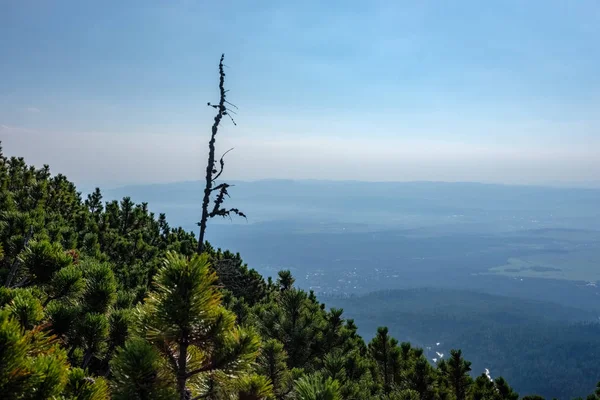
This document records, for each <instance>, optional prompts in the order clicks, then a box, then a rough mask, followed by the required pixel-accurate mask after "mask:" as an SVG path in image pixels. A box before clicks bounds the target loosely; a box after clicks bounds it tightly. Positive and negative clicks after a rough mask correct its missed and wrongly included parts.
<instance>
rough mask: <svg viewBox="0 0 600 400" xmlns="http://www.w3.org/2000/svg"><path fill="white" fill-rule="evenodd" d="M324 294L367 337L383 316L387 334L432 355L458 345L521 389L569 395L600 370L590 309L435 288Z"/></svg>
mask: <svg viewBox="0 0 600 400" xmlns="http://www.w3.org/2000/svg"><path fill="white" fill-rule="evenodd" d="M321 300H323V301H324V302H325V303H326V304H327V305H329V306H334V307H340V308H344V309H346V310H348V312H349V316H350V317H352V318H353V319H354V320H355V321H356V324H357V325H358V327H359V333H360V334H362V335H363V336H364V337H365V338H370V337H371V336H372V333H373V332H375V330H376V329H377V323H378V321H385V323H386V325H387V326H388V328H389V330H390V333H391V334H392V335H395V336H397V337H401V338H402V339H404V340H410V341H411V342H414V343H415V344H418V345H420V346H423V347H424V348H425V350H426V352H425V353H426V354H427V353H429V354H427V355H428V357H429V359H432V358H437V357H438V356H437V355H436V352H437V351H439V352H442V353H446V352H447V351H448V349H449V348H451V347H452V346H455V347H458V348H461V349H462V350H463V351H464V352H465V354H467V355H468V356H469V357H470V358H472V360H473V364H472V370H473V371H483V370H484V369H485V368H488V369H489V370H490V371H491V375H492V377H493V376H495V375H496V374H501V375H503V376H504V377H505V378H506V379H507V380H508V381H509V382H510V383H511V384H512V385H513V386H514V388H515V389H516V390H518V391H523V392H526V393H538V394H541V395H544V396H546V397H548V398H552V397H557V398H561V399H565V398H567V399H568V398H572V397H575V396H577V395H578V394H580V393H586V392H587V391H588V390H589V388H591V387H593V386H594V385H595V383H596V380H597V377H598V376H600V365H599V364H598V362H597V360H598V358H599V357H600V353H599V352H600V324H598V323H591V322H590V321H593V320H596V319H597V317H596V313H593V312H587V311H583V310H580V309H577V308H571V307H565V306H561V305H559V304H556V303H550V302H542V301H534V300H524V299H519V298H514V297H504V296H494V295H489V294H484V293H478V292H473V291H466V290H450V289H438V288H423V289H406V290H390V291H380V292H375V293H370V294H368V295H364V296H352V297H347V298H341V297H337V298H336V297H323V298H321ZM437 343H440V345H436V344H437Z"/></svg>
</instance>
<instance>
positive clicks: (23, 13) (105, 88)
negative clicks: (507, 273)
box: [0, 0, 600, 187]
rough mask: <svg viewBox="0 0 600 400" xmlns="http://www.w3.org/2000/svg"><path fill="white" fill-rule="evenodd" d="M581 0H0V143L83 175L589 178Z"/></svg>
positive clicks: (597, 91) (592, 75) (591, 121)
mask: <svg viewBox="0 0 600 400" xmlns="http://www.w3.org/2000/svg"><path fill="white" fill-rule="evenodd" d="M599 37H600V3H598V2H597V1H596V0H578V1H567V0H564V1H556V0H545V1H541V0H528V1H522V0H504V1H495V2H482V1H479V0H477V1H475V0H457V1H452V2H449V1H442V0H439V1H427V0H422V1H369V2H366V1H354V0H346V1H327V2H324V1H312V0H308V1H303V2H299V1H293V2H292V1H256V2H250V1H192V0H186V1H184V0H143V1H142V0H129V1H103V2H86V1H80V0H69V1H64V0H53V1H49V0H0V60H1V61H0V140H1V141H2V146H3V148H4V149H3V151H4V153H5V154H7V155H11V156H13V155H14V156H23V157H25V158H26V160H27V161H28V162H29V163H33V164H36V165H40V166H41V165H42V164H49V165H50V166H51V169H52V171H53V172H55V173H59V172H60V173H64V174H67V176H68V177H69V178H71V179H72V180H74V181H75V182H78V183H81V184H85V185H104V186H118V185H123V184H131V183H158V182H173V181H184V180H195V179H201V178H202V175H203V174H202V171H203V169H204V168H205V165H203V164H204V163H205V156H206V153H207V142H208V139H209V135H210V126H211V124H212V118H213V110H212V109H211V108H209V107H207V106H206V103H207V102H209V101H212V102H216V101H217V100H218V86H217V85H218V70H217V65H218V60H219V57H220V55H221V53H223V52H224V53H225V57H226V60H225V64H226V65H227V68H226V73H227V77H226V79H227V80H226V86H227V88H229V89H230V92H229V93H228V96H229V98H228V99H229V100H230V101H231V102H232V103H234V104H236V105H237V106H238V107H239V109H238V110H237V112H238V114H237V115H236V116H235V119H236V122H237V126H234V125H233V124H232V123H231V122H230V121H226V122H225V123H224V124H223V127H222V129H221V130H220V131H219V137H218V139H217V140H218V141H217V150H218V153H222V152H224V151H225V150H227V149H228V148H230V147H234V148H235V150H234V151H232V152H231V153H229V154H228V158H227V162H228V163H227V166H226V168H227V169H226V172H225V174H224V176H226V177H227V178H229V179H232V180H233V179H245V180H254V179H265V178H286V179H302V178H311V179H344V180H345V179H350V180H370V181H413V180H433V181H479V182H494V183H508V184H513V183H516V184H553V185H570V186H590V185H595V186H599V187H600V112H598V110H599V109H600V74H598V71H599V70H600V49H599V48H598V38H599Z"/></svg>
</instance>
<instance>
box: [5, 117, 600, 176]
mask: <svg viewBox="0 0 600 400" xmlns="http://www.w3.org/2000/svg"><path fill="white" fill-rule="evenodd" d="M227 134H229V135H230V136H223V137H222V138H220V140H219V142H218V153H221V152H223V151H225V150H226V149H228V148H230V147H235V151H233V152H232V153H230V154H228V156H227V161H228V162H227V164H226V175H227V177H228V178H229V179H249V180H252V179H263V178H288V179H302V178H318V179H352V180H379V181H411V180H436V181H479V182H496V183H518V184H543V183H547V182H554V183H565V184H567V183H570V184H578V183H582V182H592V181H596V180H597V177H598V176H600V162H599V161H598V160H600V151H599V149H600V143H597V142H598V140H596V143H595V145H592V143H581V144H576V143H574V144H570V145H569V146H564V145H562V144H561V143H555V144H552V143H546V142H545V143H529V144H520V145H519V146H511V145H509V144H507V143H504V144H497V145H494V144H473V143H470V142H460V141H453V142H451V141H443V140H433V139H418V138H416V139H413V138H394V137H387V138H385V137H378V138H369V137H354V138H344V137H340V136H338V137H326V136H322V137H316V136H301V135H288V136H285V137H276V136H270V137H264V136H263V137H262V138H261V137H259V136H257V135H252V134H250V133H249V132H245V133H244V134H240V133H237V134H236V135H235V136H231V134H230V133H229V132H227ZM2 141H3V147H4V149H5V150H4V151H5V152H6V153H7V154H9V155H18V156H23V157H25V158H26V159H27V161H28V162H31V163H34V164H36V165H42V164H49V165H50V166H51V167H52V170H53V171H54V172H55V173H58V172H61V173H65V174H67V175H68V176H69V177H70V178H71V179H73V180H75V181H76V182H84V183H86V184H99V185H103V186H104V185H116V184H125V183H150V182H172V181H182V180H194V179H199V178H200V176H201V172H200V171H202V169H203V168H204V166H203V163H204V162H205V161H204V160H205V159H206V158H205V154H206V142H207V138H206V137H199V136H190V135H178V134H168V135H167V134H153V135H148V134H114V133H99V132H91V133H89V132H88V133H85V132H81V133H56V132H39V131H31V130H27V129H22V128H21V129H20V128H14V127H13V128H8V129H6V128H4V127H3V128H2Z"/></svg>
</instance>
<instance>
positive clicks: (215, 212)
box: [198, 54, 246, 254]
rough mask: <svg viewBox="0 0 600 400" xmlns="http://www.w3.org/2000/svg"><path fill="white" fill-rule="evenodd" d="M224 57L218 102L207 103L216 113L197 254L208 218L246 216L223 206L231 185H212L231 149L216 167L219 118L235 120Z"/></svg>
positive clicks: (201, 249) (221, 61)
mask: <svg viewBox="0 0 600 400" xmlns="http://www.w3.org/2000/svg"><path fill="white" fill-rule="evenodd" d="M224 59H225V54H222V55H221V60H220V62H219V94H220V96H219V104H211V103H208V106H209V107H212V108H214V109H215V110H216V111H217V115H215V120H214V123H213V125H212V133H211V136H210V141H209V142H208V163H207V165H206V183H205V186H204V198H203V200H202V217H201V219H200V222H199V223H198V225H199V226H200V235H199V237H198V254H201V253H202V251H203V250H204V235H205V233H206V224H207V222H208V220H209V219H210V218H214V217H217V216H219V217H223V218H225V217H229V218H231V214H235V215H239V216H240V217H244V218H246V215H245V214H244V213H243V212H241V211H240V210H239V209H237V208H229V209H227V208H223V202H224V201H225V196H227V197H229V193H228V191H227V189H229V188H230V187H231V186H232V185H230V184H228V183H220V184H218V185H216V186H213V185H214V184H215V182H216V180H217V179H218V178H219V177H220V176H221V174H222V173H223V169H224V167H225V161H224V157H225V155H226V154H227V153H229V152H230V151H231V150H233V149H229V150H227V151H226V152H225V153H223V155H222V156H221V158H220V160H219V166H218V167H217V163H216V158H215V141H216V138H217V133H218V131H219V126H220V124H221V120H222V119H223V117H225V116H227V117H229V119H231V122H233V124H234V125H235V124H236V123H235V121H234V119H233V117H232V116H231V114H235V111H233V110H231V109H230V108H229V107H228V106H231V107H234V108H237V107H236V106H235V105H234V104H232V103H230V102H229V101H227V92H228V90H225V71H224V67H225V65H224V64H223V60H224ZM213 192H215V193H216V196H215V199H214V203H213V207H212V209H210V207H209V203H210V199H211V195H212V194H213Z"/></svg>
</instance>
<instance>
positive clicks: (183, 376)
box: [177, 340, 188, 400]
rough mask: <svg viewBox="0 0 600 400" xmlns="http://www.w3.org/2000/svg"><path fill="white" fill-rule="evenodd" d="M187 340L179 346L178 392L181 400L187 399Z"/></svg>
mask: <svg viewBox="0 0 600 400" xmlns="http://www.w3.org/2000/svg"><path fill="white" fill-rule="evenodd" d="M187 349H188V344H187V340H182V341H181V343H180V344H179V360H178V361H179V366H178V368H177V392H178V393H179V399H180V400H186V399H187V393H186V390H185V384H186V382H187Z"/></svg>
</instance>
